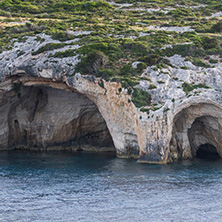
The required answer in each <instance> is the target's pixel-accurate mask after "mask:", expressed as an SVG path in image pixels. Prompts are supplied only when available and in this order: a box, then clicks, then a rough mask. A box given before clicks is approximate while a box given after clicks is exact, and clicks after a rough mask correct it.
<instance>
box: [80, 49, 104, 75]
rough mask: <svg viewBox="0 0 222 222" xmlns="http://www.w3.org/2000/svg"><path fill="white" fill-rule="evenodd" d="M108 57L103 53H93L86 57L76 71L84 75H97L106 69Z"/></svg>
mask: <svg viewBox="0 0 222 222" xmlns="http://www.w3.org/2000/svg"><path fill="white" fill-rule="evenodd" d="M107 63H108V57H107V56H106V55H105V54H104V53H103V52H101V51H93V52H90V53H89V54H88V55H86V56H84V57H83V58H82V60H81V62H80V63H78V65H77V67H76V71H78V72H80V73H82V74H94V75H95V74H96V73H97V72H98V71H99V69H102V68H104V67H105V65H106V64H107Z"/></svg>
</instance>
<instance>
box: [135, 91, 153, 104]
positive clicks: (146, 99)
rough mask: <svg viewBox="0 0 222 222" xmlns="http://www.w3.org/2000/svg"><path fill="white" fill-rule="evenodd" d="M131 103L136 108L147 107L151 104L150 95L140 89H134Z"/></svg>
mask: <svg viewBox="0 0 222 222" xmlns="http://www.w3.org/2000/svg"><path fill="white" fill-rule="evenodd" d="M132 101H133V103H134V104H135V106H136V107H138V108H139V107H142V106H148V105H150V103H151V95H150V94H149V93H148V92H146V91H144V90H141V89H137V88H134V90H133V95H132Z"/></svg>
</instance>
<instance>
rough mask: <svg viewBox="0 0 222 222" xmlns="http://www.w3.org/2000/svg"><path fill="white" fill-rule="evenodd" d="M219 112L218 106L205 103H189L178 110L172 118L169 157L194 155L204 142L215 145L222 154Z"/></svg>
mask: <svg viewBox="0 0 222 222" xmlns="http://www.w3.org/2000/svg"><path fill="white" fill-rule="evenodd" d="M221 114H222V110H221V108H220V107H218V106H216V105H214V104H207V103H199V104H196V105H191V106H189V107H187V108H185V109H183V110H182V111H181V112H179V113H178V114H177V115H176V117H175V119H174V125H173V132H172V139H171V142H170V152H169V158H172V159H178V158H181V159H184V158H192V157H195V156H196V153H197V151H198V149H199V148H200V147H201V146H202V145H204V144H209V145H211V146H213V147H215V148H216V150H217V152H218V154H219V155H220V156H222V137H221V135H222V127H221V126H222V125H221V124H222V118H221ZM209 147H210V146H209ZM209 149H210V148H209ZM209 151H210V150H209Z"/></svg>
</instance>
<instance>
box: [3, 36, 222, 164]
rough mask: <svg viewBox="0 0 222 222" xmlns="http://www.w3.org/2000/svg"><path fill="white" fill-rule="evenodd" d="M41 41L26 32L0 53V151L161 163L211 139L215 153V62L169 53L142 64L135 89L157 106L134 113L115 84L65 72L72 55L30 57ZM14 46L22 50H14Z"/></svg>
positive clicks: (220, 121)
mask: <svg viewBox="0 0 222 222" xmlns="http://www.w3.org/2000/svg"><path fill="white" fill-rule="evenodd" d="M44 37H45V38H46V41H53V40H52V39H50V37H49V36H45V35H41V38H44ZM41 44H42V43H39V42H37V41H35V40H34V37H30V38H28V39H27V41H26V42H24V43H18V44H15V45H14V47H13V48H12V49H11V50H8V51H4V52H3V53H1V54H0V57H1V60H0V73H1V83H0V90H1V91H0V92H1V95H0V109H1V117H0V118H1V121H0V125H1V127H0V138H1V139H0V148H1V149H2V150H3V149H15V148H17V149H21V148H24V149H46V150H50V149H51V150H52V149H69V150H70V149H71V150H97V151H112V150H114V149H115V150H116V152H117V155H118V156H119V157H135V158H138V161H139V162H148V163H167V162H169V161H172V160H175V159H180V158H181V159H184V158H192V157H194V156H195V155H196V152H197V150H198V148H199V147H200V146H201V145H203V144H211V145H213V146H214V147H215V148H216V150H217V152H218V153H219V155H221V156H222V150H221V146H222V141H221V130H222V118H221V114H222V107H221V95H222V94H221V92H222V91H221V88H220V86H221V84H222V82H221V81H222V77H221V70H222V65H221V64H219V63H218V64H217V66H216V67H214V68H200V67H196V66H195V65H193V64H192V63H191V62H187V61H185V60H184V58H183V57H181V56H178V55H175V56H173V57H169V58H168V59H169V60H170V61H171V64H172V65H173V66H172V65H171V66H168V67H165V68H164V69H158V70H154V69H153V68H152V66H151V67H148V68H146V69H145V70H144V72H143V74H142V76H143V77H144V78H143V79H142V80H140V82H139V84H138V85H137V87H138V88H141V89H143V90H146V91H147V92H149V93H150V94H151V95H152V102H153V103H156V104H157V105H156V106H157V107H158V108H157V109H152V108H150V109H149V107H147V109H146V112H144V110H142V111H143V112H142V111H141V110H140V109H139V108H137V107H136V106H135V105H134V103H133V102H132V98H131V97H132V96H131V94H129V92H128V90H127V89H125V88H123V87H122V85H121V83H117V82H110V81H105V80H104V79H102V78H96V77H94V76H92V75H81V74H79V73H75V74H73V69H74V67H75V65H76V63H78V60H77V59H76V58H75V57H69V58H63V59H56V60H55V59H51V60H50V59H49V58H48V54H47V53H40V54H38V55H37V56H36V55H33V53H32V52H33V50H36V49H38V48H40V47H41V46H42V45H41ZM44 44H46V42H45V43H44ZM72 47H78V46H77V45H73V46H72ZM18 48H19V50H23V51H25V54H23V55H21V56H18ZM50 53H52V52H50ZM55 61H56V62H55ZM68 62H69V63H70V64H71V65H67V63H68ZM138 63H139V62H138ZM184 66H186V67H188V68H187V69H186V70H184V69H183V68H181V67H184ZM71 74H72V75H71ZM149 79H152V81H153V83H154V84H156V85H157V87H156V88H155V89H150V88H149V85H150V84H151V83H150V80H149ZM159 80H161V82H160V81H159ZM194 83H195V84H194ZM185 84H187V85H185ZM185 86H189V87H190V88H189V87H188V90H186V88H185Z"/></svg>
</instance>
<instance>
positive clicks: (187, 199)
mask: <svg viewBox="0 0 222 222" xmlns="http://www.w3.org/2000/svg"><path fill="white" fill-rule="evenodd" d="M221 200H222V161H221V160H215V161H209V160H208V161H207V160H199V159H196V160H193V161H183V162H177V163H173V164H168V165H146V164H138V163H136V161H135V160H126V159H118V158H115V156H114V155H112V154H109V155H108V154H106V155H105V154H77V153H72V152H67V153H64V152H49V153H41V152H40V153H39V152H26V151H13V152H1V153H0V221H1V222H2V221H90V222H91V221H107V222H109V221H118V222H119V221H124V222H128V221H222V219H221V216H222V201H221Z"/></svg>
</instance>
